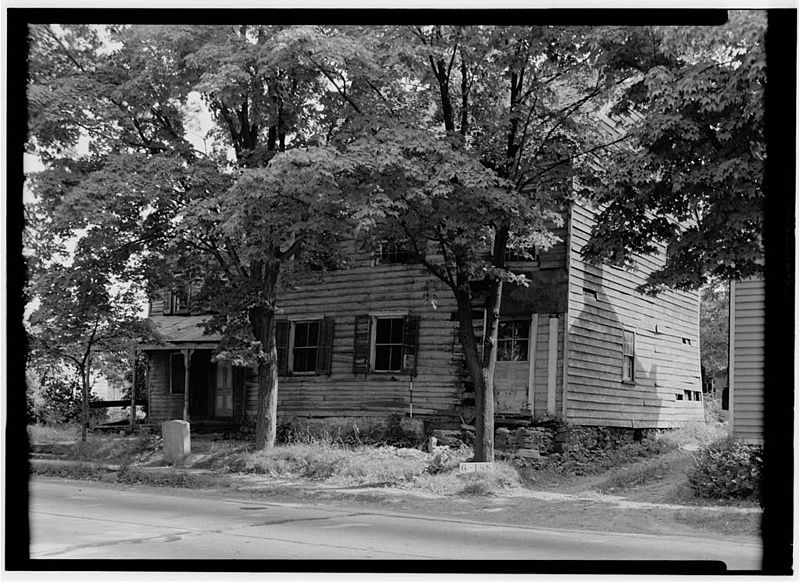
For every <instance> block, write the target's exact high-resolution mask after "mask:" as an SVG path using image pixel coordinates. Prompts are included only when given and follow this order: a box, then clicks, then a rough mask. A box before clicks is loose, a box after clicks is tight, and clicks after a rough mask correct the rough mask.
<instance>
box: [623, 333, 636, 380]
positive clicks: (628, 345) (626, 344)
mask: <svg viewBox="0 0 800 582" xmlns="http://www.w3.org/2000/svg"><path fill="white" fill-rule="evenodd" d="M635 359H636V334H634V333H633V332H632V331H628V330H623V331H622V380H623V381H626V382H632V381H633V364H634V361H635Z"/></svg>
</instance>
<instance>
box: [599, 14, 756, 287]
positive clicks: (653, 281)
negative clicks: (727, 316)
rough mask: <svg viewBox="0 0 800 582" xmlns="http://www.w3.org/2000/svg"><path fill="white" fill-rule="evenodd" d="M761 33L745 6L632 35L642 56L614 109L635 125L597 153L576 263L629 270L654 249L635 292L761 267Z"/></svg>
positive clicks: (742, 273)
mask: <svg viewBox="0 0 800 582" xmlns="http://www.w3.org/2000/svg"><path fill="white" fill-rule="evenodd" d="M765 31H766V17H765V15H764V14H762V13H760V12H757V11H747V12H731V13H730V20H729V22H728V23H727V24H726V25H724V26H721V27H709V28H671V27H655V28H652V29H647V30H644V31H643V35H645V38H642V39H641V42H642V43H643V44H644V43H646V44H648V45H649V47H650V49H649V50H648V51H641V52H639V57H638V58H637V59H636V60H635V62H633V65H634V66H635V67H636V68H637V69H638V70H639V71H640V74H639V76H638V78H637V79H636V80H635V82H633V83H631V84H630V86H629V87H627V88H626V90H625V91H624V92H622V94H621V98H620V99H619V101H618V103H617V106H616V111H618V112H629V113H628V115H629V118H630V112H633V115H634V116H635V117H634V118H638V120H639V121H638V123H635V124H634V125H633V126H632V127H631V130H630V134H631V139H630V140H629V142H628V145H629V147H627V148H624V149H620V150H618V151H616V152H613V154H609V155H608V156H606V160H605V162H604V164H603V166H604V167H606V168H607V169H608V172H607V174H606V175H605V176H604V177H603V178H602V180H600V182H599V184H598V185H597V188H596V189H595V191H594V192H595V196H596V200H597V202H598V204H599V205H600V206H601V208H602V212H601V214H600V216H599V218H598V223H597V227H596V229H595V230H594V232H593V238H592V241H590V244H589V245H588V246H587V248H586V256H587V257H589V258H591V259H594V260H599V261H609V262H612V263H614V264H617V265H626V264H627V265H630V264H631V259H632V254H633V253H645V254H648V253H652V252H654V251H655V250H656V249H657V248H658V245H659V244H663V245H666V247H667V262H666V264H665V266H664V267H663V268H662V269H660V270H658V271H656V272H654V273H652V274H651V275H650V276H649V278H648V282H647V284H646V285H645V286H644V290H646V291H649V292H653V293H656V292H658V291H660V290H663V289H665V288H677V289H698V288H700V287H701V286H702V285H704V284H705V283H707V282H708V281H709V280H710V278H716V279H723V280H724V279H734V278H742V277H748V276H751V275H754V274H758V273H761V272H762V266H763V245H762V232H761V231H762V227H763V206H764V192H763V170H764V160H765V153H766V149H765V141H764V88H765V85H766V57H765V51H764V34H765ZM646 37H649V38H646ZM648 40H649V42H647V41H648Z"/></svg>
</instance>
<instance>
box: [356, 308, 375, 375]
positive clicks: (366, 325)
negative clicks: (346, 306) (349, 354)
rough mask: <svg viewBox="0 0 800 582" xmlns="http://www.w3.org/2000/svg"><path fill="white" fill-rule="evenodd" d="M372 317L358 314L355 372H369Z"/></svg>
mask: <svg viewBox="0 0 800 582" xmlns="http://www.w3.org/2000/svg"><path fill="white" fill-rule="evenodd" d="M371 325H372V318H371V317H370V316H369V315H356V330H355V335H354V342H355V344H354V346H353V374H368V373H369V351H370V341H371V338H370V333H371V329H370V327H371Z"/></svg>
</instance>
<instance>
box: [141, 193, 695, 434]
mask: <svg viewBox="0 0 800 582" xmlns="http://www.w3.org/2000/svg"><path fill="white" fill-rule="evenodd" d="M592 221H593V213H592V212H591V211H590V210H588V209H587V208H586V207H585V206H581V205H574V206H573V207H572V208H571V209H570V210H569V211H568V212H567V214H566V221H565V224H564V226H563V227H562V228H561V229H560V230H559V231H557V234H558V236H559V237H560V238H561V242H560V243H558V244H556V245H555V246H554V247H552V248H550V249H549V250H547V251H546V252H541V253H537V254H536V256H535V257H534V260H526V261H516V262H513V261H512V262H510V263H509V265H510V266H511V267H512V268H513V269H514V270H515V271H517V272H524V273H525V274H526V275H527V276H528V278H529V280H530V285H529V286H527V287H521V286H519V287H518V286H510V285H506V287H505V291H504V297H503V301H502V311H501V323H500V336H499V345H498V363H497V371H496V377H495V393H496V404H495V406H496V408H495V412H496V415H497V417H498V418H500V419H502V418H508V419H515V420H520V419H528V420H533V419H536V420H540V419H543V418H546V419H558V420H562V421H566V422H569V423H573V424H577V425H593V426H613V427H626V428H660V427H674V426H678V425H680V424H682V423H686V422H690V421H695V420H702V419H703V403H702V389H701V376H700V357H699V337H698V334H699V327H698V311H699V299H698V296H697V294H694V293H683V292H670V293H664V294H662V295H659V296H657V297H649V296H644V295H641V294H639V293H637V292H635V288H636V286H637V285H639V284H640V283H642V282H644V278H645V277H646V275H647V273H649V272H650V271H651V270H652V269H654V268H656V267H657V266H659V265H660V264H662V263H663V257H661V258H659V257H656V258H652V257H641V258H639V259H637V266H636V269H635V270H623V269H618V268H613V267H607V266H592V265H589V264H587V263H586V262H585V261H583V260H582V258H581V254H580V251H581V248H582V247H583V245H584V244H585V243H586V241H587V239H588V237H589V233H590V230H591V225H592ZM348 254H349V256H350V257H351V258H352V260H351V263H350V266H349V268H346V269H341V270H337V271H333V272H330V273H329V274H328V276H327V277H326V278H325V279H324V281H322V282H321V283H319V282H317V283H314V284H313V285H308V286H298V287H296V288H294V289H292V290H291V291H288V292H286V293H284V294H283V295H281V296H280V297H279V307H280V309H281V310H282V312H281V315H280V321H279V323H278V327H277V341H278V359H279V389H278V414H279V417H280V419H281V420H288V419H291V418H306V419H309V418H330V419H333V418H339V419H342V418H346V419H354V420H355V419H370V418H371V419H380V418H386V417H387V416H389V415H393V414H398V415H404V416H406V417H408V416H413V418H414V419H417V420H418V421H423V422H425V423H426V427H427V428H431V427H448V426H452V427H457V426H459V425H460V424H461V422H462V419H463V420H466V421H467V422H468V421H469V420H470V418H472V417H473V416H474V393H473V392H472V389H471V387H470V384H469V381H468V378H467V374H466V373H465V370H464V364H463V356H462V354H461V346H460V343H459V341H458V336H457V333H458V331H457V330H458V323H457V321H456V317H455V311H456V305H455V300H454V299H453V298H452V297H451V295H450V292H449V291H448V290H447V289H446V288H444V286H443V285H440V284H437V281H435V280H434V279H432V278H431V276H430V275H429V274H428V273H427V272H426V271H425V270H424V269H423V268H422V267H420V266H419V265H415V264H409V263H408V262H407V257H406V254H405V253H404V252H403V250H402V249H398V248H397V247H395V246H393V245H388V244H387V245H382V246H381V247H380V249H379V250H378V252H376V253H373V254H367V253H363V252H359V251H357V250H356V247H355V245H351V247H350V248H349V249H348ZM510 258H511V259H513V258H514V257H510ZM437 289H438V291H437ZM431 293H434V294H436V295H437V301H436V303H437V306H436V309H434V308H433V307H432V304H431V302H430V300H429V298H430V294H431ZM426 295H427V297H428V299H426ZM189 302H190V298H189V297H187V296H186V294H168V295H166V296H165V297H159V298H155V299H153V300H152V301H151V303H150V317H151V319H152V320H153V322H154V324H155V325H156V328H157V329H158V330H159V331H160V333H161V336H162V338H163V343H160V344H150V345H143V346H140V349H142V350H144V351H145V352H146V353H147V354H149V357H150V363H151V366H150V372H149V402H150V408H149V412H150V418H151V420H152V421H153V422H160V421H164V420H168V419H175V418H181V417H184V416H185V417H188V418H191V419H192V420H197V419H220V420H229V421H236V422H238V421H240V420H242V419H243V418H245V417H248V416H252V415H254V413H255V409H256V395H257V386H256V376H255V374H254V372H253V371H252V370H244V369H238V368H231V367H230V366H228V365H225V364H222V363H215V362H214V360H213V352H214V349H215V347H216V345H217V341H218V339H219V338H217V337H214V336H206V335H203V333H202V330H201V328H200V327H198V324H199V323H200V322H201V321H202V317H203V316H202V315H197V314H192V313H191V309H190V308H189V306H188V303H189ZM476 308H478V307H477V306H476ZM476 315H477V316H478V318H477V321H478V322H480V321H481V320H482V319H481V318H482V313H480V312H478V313H476ZM476 331H477V333H482V330H481V329H478V330H476Z"/></svg>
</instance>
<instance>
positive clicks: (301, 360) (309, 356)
mask: <svg viewBox="0 0 800 582" xmlns="http://www.w3.org/2000/svg"><path fill="white" fill-rule="evenodd" d="M318 344H319V321H298V322H296V323H294V342H293V343H292V372H314V371H315V370H316V369H317V346H318Z"/></svg>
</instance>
